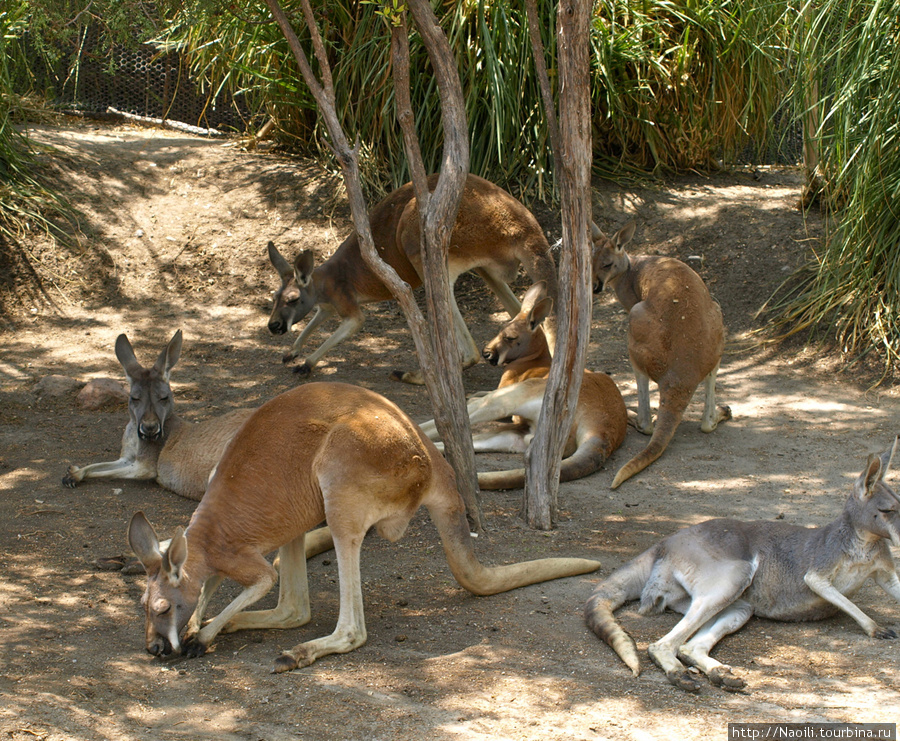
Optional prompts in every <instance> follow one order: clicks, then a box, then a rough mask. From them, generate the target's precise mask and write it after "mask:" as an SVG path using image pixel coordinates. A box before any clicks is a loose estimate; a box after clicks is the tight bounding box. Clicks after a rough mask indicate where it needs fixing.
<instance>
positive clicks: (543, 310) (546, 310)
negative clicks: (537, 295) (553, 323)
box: [528, 296, 553, 330]
mask: <svg viewBox="0 0 900 741" xmlns="http://www.w3.org/2000/svg"><path fill="white" fill-rule="evenodd" d="M552 308H553V299H552V298H550V297H549V296H544V297H543V298H542V299H541V300H540V301H538V302H537V303H536V304H535V305H534V308H533V309H532V310H531V313H530V314H529V315H528V321H529V322H530V324H531V329H532V330H534V329H535V328H537V326H538V325H539V324H540V323H541V322H542V321H544V319H546V318H547V317H548V316H550V310H551V309H552Z"/></svg>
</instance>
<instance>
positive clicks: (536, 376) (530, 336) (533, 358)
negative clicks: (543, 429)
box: [422, 283, 628, 489]
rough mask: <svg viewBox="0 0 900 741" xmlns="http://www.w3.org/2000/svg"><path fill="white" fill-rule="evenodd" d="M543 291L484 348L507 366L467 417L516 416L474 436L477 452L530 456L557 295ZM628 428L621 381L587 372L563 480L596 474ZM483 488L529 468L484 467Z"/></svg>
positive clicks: (502, 484)
mask: <svg viewBox="0 0 900 741" xmlns="http://www.w3.org/2000/svg"><path fill="white" fill-rule="evenodd" d="M545 294H546V287H545V285H544V284H543V283H536V284H534V285H533V286H531V287H530V288H529V289H528V291H526V293H525V295H524V296H523V298H522V308H521V311H520V312H519V313H518V314H517V315H516V316H515V317H514V318H513V320H512V321H510V322H509V323H508V324H506V325H505V326H504V327H503V328H502V329H501V330H500V332H499V333H498V334H497V336H496V337H495V338H494V339H493V340H491V341H490V342H488V343H487V345H485V348H484V352H483V353H482V355H483V356H484V358H485V360H487V361H488V362H489V363H491V365H502V366H504V371H503V375H502V376H501V377H500V383H499V384H498V386H497V389H496V390H494V391H491V392H489V393H488V394H485V395H483V396H480V397H476V398H474V399H472V400H471V401H470V402H469V404H468V412H469V420H470V421H471V422H472V423H473V424H476V423H483V422H493V421H495V420H501V419H505V418H506V417H510V416H512V417H513V418H514V419H513V422H511V423H501V424H499V425H497V426H495V427H494V428H493V429H492V430H491V431H487V432H480V433H476V434H474V435H473V442H474V444H475V450H476V451H477V452H502V453H524V452H525V450H526V449H527V447H528V445H529V444H530V443H531V439H532V438H533V437H534V429H535V426H536V425H537V421H538V417H539V416H540V413H541V406H542V405H543V401H544V389H545V387H546V385H547V376H548V375H549V373H550V362H551V356H550V350H549V348H548V346H547V341H546V338H545V336H544V331H543V329H542V327H541V323H542V322H543V321H544V319H545V318H546V317H547V315H548V314H549V312H550V310H551V308H552V305H553V299H552V298H550V297H549V296H546V295H545ZM627 427H628V416H627V412H626V410H625V402H624V401H623V399H622V394H621V393H619V389H618V387H617V386H616V384H615V382H614V381H613V380H612V379H611V378H610V377H609V376H607V375H606V374H605V373H593V372H591V371H584V376H583V378H582V381H581V392H580V393H579V395H578V406H577V409H576V411H575V419H574V421H573V424H572V432H571V433H570V436H569V440H568V442H567V444H566V448H565V450H564V456H565V457H564V459H563V461H562V465H561V467H560V473H559V480H560V481H572V480H574V479H580V478H583V477H585V476H588V475H590V474H592V473H594V472H595V471H598V470H599V469H600V468H601V467H602V466H603V464H604V463H605V462H606V459H607V458H609V456H610V455H611V454H612V453H613V451H615V450H616V449H617V448H618V447H619V446H620V445H621V444H622V441H623V440H624V439H625V431H626V429H627ZM422 429H423V431H424V432H425V434H426V435H427V436H428V437H429V438H431V439H432V440H436V439H438V433H437V427H436V426H435V424H434V420H430V421H428V422H425V423H424V424H423V425H422ZM439 447H440V444H439ZM478 485H479V487H481V488H482V489H517V488H521V487H522V486H524V485H525V469H524V468H520V469H513V470H509V471H485V472H481V473H479V474H478Z"/></svg>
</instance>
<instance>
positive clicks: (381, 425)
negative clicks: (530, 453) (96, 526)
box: [128, 383, 600, 672]
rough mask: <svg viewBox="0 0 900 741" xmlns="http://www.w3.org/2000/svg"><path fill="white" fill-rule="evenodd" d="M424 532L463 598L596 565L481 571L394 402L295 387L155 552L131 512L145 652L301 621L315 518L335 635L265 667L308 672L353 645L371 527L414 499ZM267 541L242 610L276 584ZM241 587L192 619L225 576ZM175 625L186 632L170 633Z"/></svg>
mask: <svg viewBox="0 0 900 741" xmlns="http://www.w3.org/2000/svg"><path fill="white" fill-rule="evenodd" d="M423 504H424V505H425V506H426V507H427V508H428V512H429V514H430V515H431V519H432V520H433V521H434V523H435V526H436V527H437V530H438V533H439V534H440V537H441V542H442V543H443V546H444V551H445V553H446V555H447V561H448V562H449V564H450V570H451V571H452V572H453V575H454V577H456V580H457V581H458V582H459V583H460V584H461V585H462V586H463V587H465V588H466V589H468V590H469V591H470V592H473V593H474V594H479V595H487V594H496V593H497V592H503V591H506V590H509V589H514V588H516V587H521V586H525V585H526V584H534V583H536V582H541V581H546V580H548V579H556V578H559V577H563V576H572V575H575V574H584V573H588V572H591V571H594V570H596V569H597V568H598V567H599V565H600V564H598V563H597V562H596V561H589V560H585V559H578V558H547V559H540V560H537V561H527V562H524V563H517V564H512V565H509V566H497V567H486V566H483V565H482V564H481V563H480V562H479V561H478V560H477V558H476V557H475V554H474V550H473V546H472V542H473V540H472V537H471V533H470V532H469V527H468V524H467V521H466V512H465V505H464V504H463V501H462V497H461V496H460V495H459V492H458V491H457V489H456V484H455V477H454V474H453V469H452V468H451V467H450V465H449V464H448V463H447V462H446V461H445V460H444V458H443V457H442V456H441V454H440V453H439V452H438V451H437V449H436V448H435V447H434V444H433V443H432V442H431V441H430V440H428V438H426V437H425V436H424V435H423V434H422V432H421V431H420V430H419V428H418V427H417V426H416V425H415V424H414V423H413V422H412V420H410V419H409V417H407V416H406V415H405V414H404V413H403V412H402V411H401V410H400V408H399V407H397V406H396V405H395V404H393V403H392V402H390V401H388V400H387V399H385V398H384V397H382V396H379V395H378V394H376V393H374V392H372V391H368V390H366V389H362V388H359V387H357V386H350V385H347V384H340V383H310V384H304V385H302V386H298V387H296V388H294V389H292V390H291V391H287V392H285V393H283V394H281V395H280V396H277V397H275V398H274V399H272V400H271V401H269V402H268V403H266V404H264V405H263V406H261V407H260V408H259V409H258V410H257V411H255V412H254V413H253V415H252V416H251V417H250V418H249V419H248V420H247V422H246V423H245V424H244V426H243V427H241V429H240V430H239V431H238V432H237V434H236V435H235V436H234V439H233V440H232V442H231V444H230V445H229V446H228V448H227V449H226V451H225V454H224V455H223V456H222V459H221V460H220V461H219V465H218V466H217V467H216V471H215V473H214V474H213V476H212V478H211V479H210V482H209V487H208V489H207V492H206V495H205V496H204V497H203V500H202V501H201V502H200V505H199V506H198V507H197V510H196V511H195V512H194V516H193V517H192V518H191V521H190V524H189V525H188V527H187V530H185V531H183V532H182V531H181V529H180V528H179V529H178V531H177V532H176V534H175V536H174V537H173V538H172V541H171V545H170V546H169V548H168V549H167V550H161V548H160V545H159V541H158V539H157V536H156V533H155V532H154V530H153V528H152V526H151V525H150V523H149V522H148V521H147V519H146V517H145V516H144V515H143V513H141V512H139V513H137V514H136V515H135V516H134V517H133V518H132V520H131V523H130V525H129V528H128V539H129V543H130V544H131V547H132V548H133V549H134V551H135V553H136V554H137V556H138V557H139V558H140V560H141V562H142V563H143V564H144V567H145V569H146V571H147V574H148V578H147V588H146V591H145V593H144V597H143V599H142V603H143V605H144V607H145V610H146V641H147V642H146V647H147V650H148V651H149V652H150V653H151V654H154V655H156V656H166V655H169V654H171V653H172V652H174V651H179V650H181V651H182V652H183V653H185V654H186V655H188V656H199V655H201V654H203V653H204V652H205V651H206V649H207V647H208V646H209V645H210V643H211V642H212V641H213V640H214V639H215V637H216V636H217V635H218V633H219V632H220V631H222V630H223V629H224V630H226V631H234V630H242V629H273V628H293V627H297V626H300V625H303V624H305V623H306V622H307V621H308V620H309V618H310V609H309V595H308V588H307V582H306V559H305V558H304V539H305V534H306V533H307V531H309V530H310V529H311V528H313V527H315V526H316V525H318V524H319V523H321V522H322V521H323V520H324V521H326V522H327V524H328V526H329V527H330V528H331V532H332V535H333V538H334V549H335V552H336V555H337V562H338V577H339V581H340V612H339V616H338V621H337V626H336V628H335V631H334V632H333V633H332V634H331V635H329V636H326V637H323V638H317V639H315V640H311V641H307V642H305V643H300V644H299V645H297V646H294V648H292V649H291V650H290V651H286V652H284V653H283V654H282V655H281V656H280V657H279V658H278V659H277V660H276V662H275V667H274V670H275V672H283V671H290V670H291V669H295V668H297V667H301V666H308V665H309V664H312V663H313V662H314V661H315V660H316V659H318V658H320V657H322V656H325V655H327V654H332V653H346V652H348V651H352V650H353V649H354V648H357V647H359V646H361V645H362V644H363V643H365V641H366V626H365V620H364V618H363V601H362V585H361V580H360V566H359V559H360V548H361V546H362V542H363V538H364V537H365V535H366V532H367V531H368V530H369V529H370V528H371V527H373V526H374V527H375V528H376V529H377V530H378V532H379V533H380V534H381V535H382V536H384V537H386V538H388V539H389V540H392V541H394V540H397V539H398V538H399V537H400V536H401V535H403V532H404V531H405V529H406V527H407V524H408V523H409V520H410V518H411V517H412V516H413V515H414V514H415V512H416V511H417V510H418V508H419V507H420V506H421V505H423ZM275 549H279V560H280V571H279V573H278V578H279V580H280V581H279V595H278V604H277V606H276V607H275V608H274V609H270V610H261V611H255V612H245V611H244V610H245V609H246V608H247V607H249V606H250V605H252V604H253V603H254V602H256V601H257V600H259V599H260V598H261V597H263V596H264V595H265V594H266V593H267V592H268V591H269V590H270V589H271V588H272V586H273V585H274V584H275V581H276V572H275V569H274V568H273V566H272V565H271V564H270V563H269V562H268V561H267V560H266V558H265V556H266V554H267V553H270V552H271V551H273V550H275ZM226 577H227V578H231V579H234V580H235V581H237V582H238V583H239V584H240V585H241V586H242V587H243V588H244V589H243V591H242V592H241V593H240V594H239V595H238V596H237V597H236V598H235V599H234V600H233V601H232V602H231V603H230V604H229V605H228V606H226V607H225V608H224V609H223V610H222V612H221V613H219V615H217V616H216V617H215V618H214V619H213V620H212V621H210V622H209V623H208V624H207V625H205V626H203V627H202V628H201V627H200V626H201V621H202V618H203V612H204V610H205V608H206V606H207V604H208V602H209V599H210V597H211V596H212V594H213V592H214V591H215V589H216V588H217V587H218V586H219V585H220V584H221V582H222V581H223V580H224V579H225V578H226ZM185 629H187V633H186V635H183V633H184V631H185Z"/></svg>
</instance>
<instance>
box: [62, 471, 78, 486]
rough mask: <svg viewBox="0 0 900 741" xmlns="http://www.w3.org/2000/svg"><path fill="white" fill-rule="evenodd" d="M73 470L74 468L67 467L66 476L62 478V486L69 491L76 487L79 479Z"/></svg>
mask: <svg viewBox="0 0 900 741" xmlns="http://www.w3.org/2000/svg"><path fill="white" fill-rule="evenodd" d="M75 470H76V469H75V466H69V469H68V470H67V471H66V475H65V476H63V477H62V485H63V486H65V487H68V488H69V489H74V488H75V487H76V486H78V482H79V479H78V478H76V476H75Z"/></svg>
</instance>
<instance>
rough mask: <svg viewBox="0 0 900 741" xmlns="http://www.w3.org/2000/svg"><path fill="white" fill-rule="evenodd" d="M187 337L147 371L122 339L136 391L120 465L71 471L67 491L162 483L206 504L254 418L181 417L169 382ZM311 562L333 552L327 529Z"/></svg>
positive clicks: (311, 544) (316, 539) (240, 414)
mask: <svg viewBox="0 0 900 741" xmlns="http://www.w3.org/2000/svg"><path fill="white" fill-rule="evenodd" d="M181 345H182V334H181V330H180V329H179V330H178V331H177V332H175V334H174V335H173V336H172V339H171V340H169V342H168V344H167V345H166V346H165V348H164V349H163V351H162V352H161V353H160V354H159V357H158V358H157V359H156V362H155V363H154V364H153V366H152V367H150V368H144V366H142V365H141V364H140V363H139V362H138V360H137V357H135V354H134V349H133V348H132V346H131V343H130V342H129V341H128V337H127V336H126V335H124V334H120V335H119V336H118V337H117V338H116V357H117V358H118V360H119V362H120V363H121V364H122V368H123V369H124V370H125V376H126V378H127V379H128V383H129V384H130V385H131V389H130V391H129V401H128V424H127V425H126V426H125V434H124V435H122V451H121V453H120V454H119V458H118V460H115V461H107V462H105V463H90V464H88V465H87V466H82V467H80V468H79V467H78V466H69V469H68V471H66V475H65V476H63V480H62V482H63V485H64V486H67V487H69V488H70V489H74V488H75V487H76V486H78V484H79V483H81V482H82V481H84V479H93V478H104V479H139V480H140V479H156V482H157V483H158V484H159V485H160V486H162V487H163V488H164V489H168V490H169V491H173V492H175V493H176V494H178V495H180V496H182V497H185V498H186V499H193V500H194V501H195V502H198V501H200V499H201V497H202V496H203V493H204V492H205V491H206V482H207V481H208V479H209V476H210V474H211V472H212V470H213V468H215V466H216V463H218V462H219V458H221V457H222V452H223V451H224V450H225V446H226V445H228V442H229V441H230V440H231V438H232V437H234V433H235V432H237V431H238V428H239V427H240V426H241V425H242V424H244V422H245V421H246V420H247V418H248V417H249V416H250V415H251V414H253V410H252V409H236V410H234V411H233V412H228V413H227V414H223V415H222V416H220V417H213V418H212V419H208V420H206V421H204V422H197V423H193V422H188V421H187V420H185V419H181V418H180V417H179V416H178V415H177V414H175V401H174V398H173V395H172V388H171V387H170V386H169V377H170V375H171V373H172V368H173V367H174V365H175V363H177V362H178V358H179V357H181ZM307 548H308V553H307V556H308V557H309V558H312V557H313V556H315V555H317V554H319V553H323V552H324V551H327V550H330V549H331V535H330V533H329V532H328V529H327V528H320V529H319V530H317V531H316V532H315V533H310V538H309V540H308V542H307Z"/></svg>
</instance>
